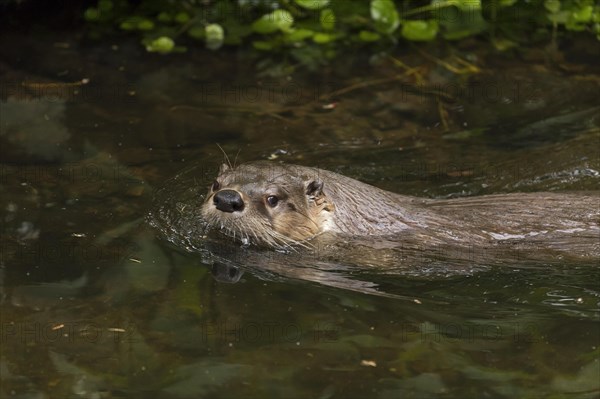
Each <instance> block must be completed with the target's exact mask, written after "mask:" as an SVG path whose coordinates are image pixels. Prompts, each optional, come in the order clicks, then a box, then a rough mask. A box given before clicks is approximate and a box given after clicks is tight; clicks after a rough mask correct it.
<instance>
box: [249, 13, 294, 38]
mask: <svg viewBox="0 0 600 399" xmlns="http://www.w3.org/2000/svg"><path fill="white" fill-rule="evenodd" d="M293 24H294V17H293V16H292V14H290V13H289V12H288V11H285V10H275V11H273V12H272V13H269V14H265V15H263V16H262V17H260V18H259V19H257V20H256V21H254V23H253V24H252V29H253V30H254V31H255V32H257V33H262V34H268V33H273V32H276V31H278V30H281V31H283V32H287V31H289V30H290V28H291V27H292V25H293Z"/></svg>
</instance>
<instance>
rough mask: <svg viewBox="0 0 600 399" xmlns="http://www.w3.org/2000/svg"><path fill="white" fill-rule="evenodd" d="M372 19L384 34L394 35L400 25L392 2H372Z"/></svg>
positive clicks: (373, 0)
mask: <svg viewBox="0 0 600 399" xmlns="http://www.w3.org/2000/svg"><path fill="white" fill-rule="evenodd" d="M371 18H373V21H375V27H376V28H377V30H378V31H380V32H382V33H387V34H390V33H393V32H394V31H395V30H396V29H398V26H399V25H400V17H399V16H398V11H397V10H396V5H395V4H394V2H393V1H392V0H371Z"/></svg>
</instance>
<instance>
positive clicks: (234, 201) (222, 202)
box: [213, 190, 244, 212]
mask: <svg viewBox="0 0 600 399" xmlns="http://www.w3.org/2000/svg"><path fill="white" fill-rule="evenodd" d="M213 203H214V204H215V206H216V207H217V209H218V210H220V211H223V212H239V211H241V210H243V209H244V200H242V196H241V195H240V193H238V192H237V191H235V190H221V191H219V192H218V193H216V194H215V196H214V197H213Z"/></svg>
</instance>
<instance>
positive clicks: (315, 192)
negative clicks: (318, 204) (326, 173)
mask: <svg viewBox="0 0 600 399" xmlns="http://www.w3.org/2000/svg"><path fill="white" fill-rule="evenodd" d="M321 194H323V182H322V181H321V180H313V181H311V182H310V183H308V185H307V186H306V195H308V196H310V197H318V196H320V195H321Z"/></svg>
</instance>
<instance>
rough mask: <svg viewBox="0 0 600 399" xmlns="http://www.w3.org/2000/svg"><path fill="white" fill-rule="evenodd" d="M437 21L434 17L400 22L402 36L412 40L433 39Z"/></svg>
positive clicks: (436, 29)
mask: <svg viewBox="0 0 600 399" xmlns="http://www.w3.org/2000/svg"><path fill="white" fill-rule="evenodd" d="M437 32H438V23H437V21H436V20H435V19H430V20H429V21H425V20H415V21H405V22H404V24H402V36H403V37H404V38H406V39H408V40H413V41H430V40H433V39H435V36H436V35H437Z"/></svg>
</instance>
